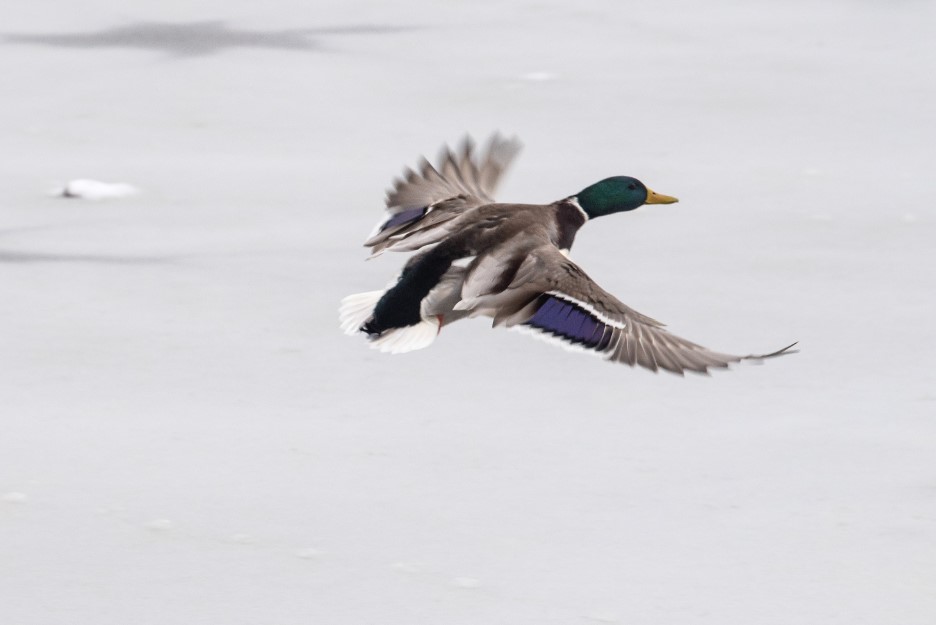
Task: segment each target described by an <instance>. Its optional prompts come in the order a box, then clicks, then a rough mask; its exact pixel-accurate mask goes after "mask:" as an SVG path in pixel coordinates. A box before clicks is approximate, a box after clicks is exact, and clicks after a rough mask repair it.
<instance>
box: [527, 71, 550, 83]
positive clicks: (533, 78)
mask: <svg viewBox="0 0 936 625" xmlns="http://www.w3.org/2000/svg"><path fill="white" fill-rule="evenodd" d="M557 78H558V76H557V75H556V74H553V73H552V72H527V73H526V74H521V76H520V80H524V81H526V82H548V81H550V80H556V79H557Z"/></svg>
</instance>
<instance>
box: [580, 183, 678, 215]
mask: <svg viewBox="0 0 936 625" xmlns="http://www.w3.org/2000/svg"><path fill="white" fill-rule="evenodd" d="M575 197H576V198H578V203H579V206H581V207H582V210H584V211H585V212H586V213H587V214H588V217H589V218H590V219H594V218H595V217H601V216H602V215H610V214H611V213H620V212H623V211H630V210H634V209H635V208H637V207H639V206H643V205H644V204H672V203H673V202H678V201H679V200H677V199H676V198H674V197H670V196H668V195H663V194H662V193H656V192H655V191H651V190H650V189H648V188H647V185H645V184H644V183H642V182H641V181H639V180H637V179H636V178H631V177H630V176H614V177H612V178H605V179H604V180H602V181H600V182H596V183H595V184H593V185H591V186H590V187H586V188H584V189H582V190H581V191H579V193H578V194H577V195H576V196H575Z"/></svg>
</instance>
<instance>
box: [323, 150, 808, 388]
mask: <svg viewBox="0 0 936 625" xmlns="http://www.w3.org/2000/svg"><path fill="white" fill-rule="evenodd" d="M519 150H520V144H519V142H518V141H517V140H516V139H506V138H503V137H501V136H500V135H495V136H494V137H492V138H491V140H490V141H489V143H488V145H487V148H486V149H485V150H484V151H483V153H482V154H481V155H480V156H476V154H475V150H474V147H473V143H472V142H471V140H470V139H466V140H465V142H464V144H463V146H462V148H461V149H460V150H458V151H457V152H453V151H452V150H450V149H448V148H444V149H443V152H442V156H441V159H440V165H439V167H438V168H435V167H433V166H432V165H431V164H430V163H429V162H428V161H427V160H425V159H422V162H421V164H420V166H419V169H418V171H413V170H410V169H408V170H406V172H405V174H404V176H403V178H401V179H397V180H395V181H394V183H393V187H392V188H391V189H390V190H389V191H388V192H387V199H386V205H387V215H386V217H385V218H384V219H383V220H382V221H381V222H380V223H379V224H378V226H377V227H376V229H375V231H374V233H373V234H372V235H371V236H370V238H368V239H367V241H366V242H365V243H364V245H365V247H369V248H370V249H371V251H372V254H371V258H373V257H375V256H378V255H380V254H382V253H384V252H386V251H392V252H414V251H417V250H418V253H417V254H416V255H414V256H413V257H412V258H410V259H409V262H407V263H406V265H405V266H404V268H403V271H402V272H401V273H400V275H399V276H398V277H397V278H396V279H395V280H394V281H393V282H392V283H391V284H390V285H389V286H388V287H387V288H386V289H384V290H380V291H371V292H368V293H359V294H356V295H350V296H348V297H346V298H345V299H344V300H343V301H342V304H341V308H340V320H341V327H342V329H343V330H344V331H345V332H346V333H347V334H358V333H361V334H364V335H366V337H367V339H368V341H369V343H370V345H371V347H374V348H376V349H379V350H381V351H384V352H390V353H401V352H408V351H411V350H415V349H420V348H423V347H426V346H428V345H429V344H431V343H432V342H433V341H434V340H435V338H436V336H437V335H438V334H439V332H440V331H441V329H442V328H443V327H444V326H446V325H448V324H450V323H454V322H455V321H458V320H460V319H463V318H465V317H475V316H479V315H484V316H488V317H493V319H494V326H495V327H497V326H505V327H507V328H512V329H516V330H522V331H525V332H527V333H529V334H532V335H533V336H537V337H540V338H543V339H546V340H548V341H550V342H552V343H556V344H559V345H562V346H565V347H569V348H573V349H576V350H580V351H585V352H589V353H592V354H596V355H599V356H601V357H603V358H604V359H606V360H609V361H611V362H620V363H625V364H628V365H632V366H633V365H640V366H642V367H646V368H647V369H650V370H652V371H657V370H658V369H664V370H666V371H671V372H673V373H676V374H679V375H683V373H684V372H685V371H694V372H697V373H707V372H708V369H709V368H712V367H722V368H724V367H727V366H728V365H729V364H730V363H735V362H739V361H742V360H763V359H765V358H772V357H775V356H780V355H781V354H788V353H792V352H791V351H790V348H792V347H793V345H790V346H788V347H786V348H784V349H781V350H778V351H776V352H773V353H770V354H762V355H749V356H734V355H730V354H722V353H718V352H714V351H711V350H709V349H706V348H704V347H701V346H700V345H696V344H695V343H692V342H690V341H687V340H685V339H683V338H680V337H678V336H675V335H673V334H670V333H669V332H667V331H666V330H664V329H663V324H661V323H659V322H658V321H654V320H653V319H651V318H650V317H646V316H644V315H642V314H640V313H639V312H637V311H635V310H633V309H632V308H629V307H628V306H626V305H624V304H623V303H621V302H620V301H619V300H618V299H617V298H615V297H614V296H613V295H611V294H610V293H608V292H607V291H605V290H604V289H602V288H601V287H600V286H598V284H596V283H595V282H594V281H593V280H592V279H591V278H589V277H588V275H587V274H586V273H585V272H584V271H582V269H581V268H579V266H578V265H576V264H575V263H574V262H572V261H571V260H570V259H569V249H570V248H571V247H572V242H573V241H574V240H575V234H576V232H578V230H579V228H581V227H582V226H584V225H585V224H586V223H587V222H589V221H590V220H592V219H596V218H598V217H602V216H605V215H611V214H614V213H621V212H625V211H631V210H634V209H636V208H639V207H641V206H644V205H645V204H672V203H674V202H676V201H677V199H676V198H675V197H670V196H668V195H663V194H661V193H656V192H654V191H652V190H650V189H649V188H648V187H647V186H646V185H645V184H643V183H642V182H641V181H639V180H637V179H636V178H632V177H630V176H614V177H611V178H605V179H604V180H601V181H599V182H596V183H595V184H593V185H591V186H589V187H586V188H585V189H583V190H581V191H579V192H578V193H576V194H574V195H570V196H569V197H566V198H563V199H561V200H558V201H556V202H553V203H551V204H501V203H495V201H494V198H493V195H494V191H495V190H496V188H497V185H498V182H499V181H500V180H501V178H502V176H503V174H504V172H505V171H506V169H507V167H508V166H509V165H510V163H511V161H512V160H513V159H514V157H515V156H516V155H517V153H518V152H519ZM794 345H795V343H794Z"/></svg>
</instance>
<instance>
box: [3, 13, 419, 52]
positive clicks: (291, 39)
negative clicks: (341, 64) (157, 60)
mask: <svg viewBox="0 0 936 625" xmlns="http://www.w3.org/2000/svg"><path fill="white" fill-rule="evenodd" d="M404 30H408V29H407V28H405V27H397V26H374V25H368V24H359V25H351V26H334V27H325V28H297V29H289V30H244V29H239V28H231V27H229V26H228V25H227V24H226V23H225V22H223V21H220V20H212V21H203V22H191V23H172V22H137V23H133V24H128V25H126V26H118V27H115V28H108V29H105V30H100V31H96V32H83V33H7V34H4V35H2V37H3V41H4V42H5V43H13V44H17V43H18V44H33V45H43V46H54V47H62V48H84V49H94V48H136V49H141V50H160V51H163V52H167V53H170V54H174V55H177V56H204V55H209V54H215V53H217V52H221V51H223V50H226V49H228V48H270V49H278V50H298V51H314V50H318V49H319V48H320V44H319V43H318V41H317V39H316V37H321V36H326V35H372V34H388V33H395V32H400V31H404Z"/></svg>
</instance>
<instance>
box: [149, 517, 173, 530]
mask: <svg viewBox="0 0 936 625" xmlns="http://www.w3.org/2000/svg"><path fill="white" fill-rule="evenodd" d="M143 527H145V528H146V529H148V530H150V531H153V532H166V531H168V530H171V529H172V521H170V520H169V519H153V520H152V521H149V522H147V523H144V524H143Z"/></svg>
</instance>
